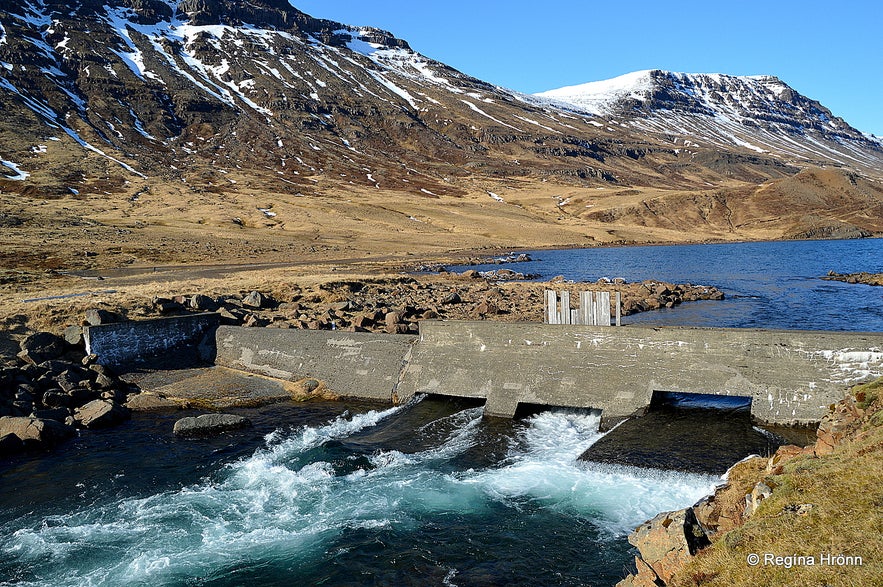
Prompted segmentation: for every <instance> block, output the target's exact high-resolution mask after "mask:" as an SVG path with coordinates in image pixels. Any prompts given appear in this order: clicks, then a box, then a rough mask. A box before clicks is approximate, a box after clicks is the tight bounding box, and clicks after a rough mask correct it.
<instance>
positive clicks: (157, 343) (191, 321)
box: [83, 313, 220, 367]
mask: <svg viewBox="0 0 883 587" xmlns="http://www.w3.org/2000/svg"><path fill="white" fill-rule="evenodd" d="M219 323H220V318H219V316H218V315H217V314H214V313H206V314H191V315H187V316H175V317H171V318H155V319H152V320H137V321H131V322H119V323H116V324H101V325H98V326H87V327H86V328H84V329H83V330H84V332H83V338H84V340H85V342H86V352H87V353H90V354H95V355H98V362H99V363H101V364H102V365H106V366H108V367H121V366H124V365H129V364H134V363H138V362H142V361H144V360H146V359H149V358H152V357H156V356H158V355H161V354H164V353H167V352H168V351H170V350H173V349H179V348H186V347H196V346H197V345H199V344H200V343H202V342H203V340H204V339H205V337H206V336H207V335H208V334H210V333H211V332H212V330H213V329H214V328H216V327H217V326H218V324H219ZM192 355H193V353H192V352H190V353H188V356H186V357H183V356H182V362H187V363H191V362H192V360H193V357H192Z"/></svg>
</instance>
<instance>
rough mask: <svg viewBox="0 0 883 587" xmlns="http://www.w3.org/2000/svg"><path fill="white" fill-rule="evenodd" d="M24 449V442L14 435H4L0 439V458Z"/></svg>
mask: <svg viewBox="0 0 883 587" xmlns="http://www.w3.org/2000/svg"><path fill="white" fill-rule="evenodd" d="M24 449H25V444H24V442H22V441H21V438H19V437H18V436H16V435H15V434H6V435H4V436H2V437H0V456H8V455H14V454H17V453H20V452H21V451H23V450H24Z"/></svg>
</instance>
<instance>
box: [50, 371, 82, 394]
mask: <svg viewBox="0 0 883 587" xmlns="http://www.w3.org/2000/svg"><path fill="white" fill-rule="evenodd" d="M85 380H86V378H85V377H83V376H82V375H81V374H80V373H77V372H75V371H73V370H71V369H68V370H67V371H63V372H61V373H59V375H58V377H56V378H55V382H56V384H57V385H58V387H60V388H61V389H63V390H64V391H65V392H66V393H71V392H72V391H73V390H74V389H76V388H78V387H82V383H83V381H85Z"/></svg>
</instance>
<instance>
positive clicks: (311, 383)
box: [303, 379, 319, 393]
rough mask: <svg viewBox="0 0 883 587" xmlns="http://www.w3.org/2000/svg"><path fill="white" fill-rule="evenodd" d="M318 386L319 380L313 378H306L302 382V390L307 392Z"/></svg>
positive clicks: (314, 389)
mask: <svg viewBox="0 0 883 587" xmlns="http://www.w3.org/2000/svg"><path fill="white" fill-rule="evenodd" d="M318 387H319V382H318V381H316V380H315V379H307V380H306V381H304V383H303V388H304V391H306V392H307V393H312V392H314V391H316V389H317V388H318Z"/></svg>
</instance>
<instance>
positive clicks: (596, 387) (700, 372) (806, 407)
mask: <svg viewBox="0 0 883 587" xmlns="http://www.w3.org/2000/svg"><path fill="white" fill-rule="evenodd" d="M420 332H421V334H420V339H419V341H418V342H417V344H415V345H414V350H413V353H412V356H411V357H410V360H409V361H408V363H407V365H406V367H405V370H404V372H403V374H402V382H401V384H400V385H399V387H398V395H399V396H400V397H401V398H402V399H404V398H406V397H408V396H410V395H412V394H414V393H437V394H442V395H456V396H464V397H480V398H487V404H486V407H485V413H487V414H491V415H500V416H512V415H513V414H514V413H515V410H516V408H517V406H518V404H519V403H530V404H539V405H554V406H573V407H592V408H597V409H601V410H602V411H603V415H604V417H605V418H607V419H617V418H621V417H625V416H628V415H629V414H631V413H633V412H634V411H635V410H637V409H640V408H643V407H644V406H647V405H648V404H649V403H650V400H651V397H652V395H653V392H654V391H656V390H658V391H674V392H682V393H707V394H722V395H738V396H747V397H751V398H752V414H753V415H755V416H756V417H757V418H759V419H760V420H763V421H767V422H775V423H809V422H817V421H818V420H819V418H821V416H822V415H823V414H824V412H825V409H826V408H827V407H828V405H830V404H831V403H834V402H836V401H838V400H839V399H841V398H842V397H843V395H844V392H845V389H846V386H847V385H848V384H850V383H852V382H855V381H859V380H862V379H865V378H869V377H871V376H879V375H880V374H883V333H837V332H810V331H774V330H746V329H705V328H648V327H637V326H628V327H623V328H604V327H593V326H569V325H544V324H500V323H493V322H421V324H420Z"/></svg>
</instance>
